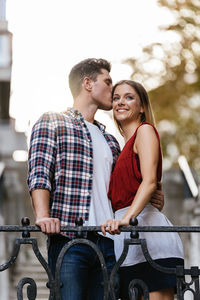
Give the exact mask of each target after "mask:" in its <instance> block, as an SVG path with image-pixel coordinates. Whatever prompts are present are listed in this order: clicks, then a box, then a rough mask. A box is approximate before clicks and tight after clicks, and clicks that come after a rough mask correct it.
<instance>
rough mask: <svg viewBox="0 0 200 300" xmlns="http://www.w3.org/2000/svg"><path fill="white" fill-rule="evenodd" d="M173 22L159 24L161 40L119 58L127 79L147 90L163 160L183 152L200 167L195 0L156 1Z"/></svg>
mask: <svg viewBox="0 0 200 300" xmlns="http://www.w3.org/2000/svg"><path fill="white" fill-rule="evenodd" d="M158 3H159V5H160V6H162V7H163V8H164V9H166V8H167V9H169V10H170V11H171V13H172V14H173V16H174V23H173V24H170V25H169V26H166V27H165V28H161V30H162V31H163V35H164V37H165V40H164V41H163V42H160V43H152V44H151V45H148V46H146V47H145V48H144V49H143V54H142V55H141V57H139V58H134V57H133V58H129V59H127V60H126V61H125V63H128V64H129V65H131V66H132V68H133V73H132V79H133V80H136V81H140V82H142V83H143V84H144V86H145V87H146V88H147V90H149V95H150V99H151V103H152V107H153V110H154V114H155V119H156V123H157V127H158V130H159V132H160V135H161V142H162V146H163V155H164V158H165V162H166V163H168V164H176V163H177V158H178V155H185V156H186V158H187V159H188V162H189V164H190V165H191V166H192V167H194V168H195V169H196V170H197V171H198V172H200V2H199V0H193V1H192V0H159V1H158Z"/></svg>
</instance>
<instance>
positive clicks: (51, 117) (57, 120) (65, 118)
mask: <svg viewBox="0 0 200 300" xmlns="http://www.w3.org/2000/svg"><path fill="white" fill-rule="evenodd" d="M70 122H71V118H70V116H69V115H68V114H66V113H64V112H52V111H48V112H45V113H43V114H42V115H41V116H40V118H39V119H38V121H37V122H36V124H41V123H47V124H49V125H51V126H56V125H57V126H58V125H63V124H64V123H65V124H67V123H70Z"/></svg>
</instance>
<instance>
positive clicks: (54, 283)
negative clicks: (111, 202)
mask: <svg viewBox="0 0 200 300" xmlns="http://www.w3.org/2000/svg"><path fill="white" fill-rule="evenodd" d="M76 224H77V225H76V226H62V227H61V231H62V232H67V231H68V232H76V236H77V238H76V239H74V240H71V241H70V242H68V243H67V244H66V245H65V246H64V247H63V248H62V250H61V252H60V254H59V257H58V259H57V263H56V274H55V278H54V277H53V275H52V273H51V270H50V268H49V266H48V263H47V261H46V260H45V258H44V257H43V255H42V254H41V252H40V250H39V247H38V243H37V238H31V237H30V233H31V232H40V231H41V230H40V228H39V227H38V226H30V222H29V219H28V218H23V219H22V226H17V225H4V226H0V232H7V233H8V232H22V237H21V238H16V239H15V243H14V248H13V252H12V255H11V256H10V258H9V260H8V261H7V262H5V263H2V264H0V272H3V271H4V270H6V269H8V268H10V267H11V266H12V265H13V264H14V263H15V261H16V259H17V257H18V254H19V251H20V247H21V245H22V244H30V245H32V249H33V252H34V254H35V256H36V257H37V259H38V261H39V262H40V264H41V265H42V267H43V268H44V270H45V271H46V274H47V277H48V282H47V288H48V289H49V300H54V299H56V300H61V296H60V288H61V286H62V285H61V282H60V268H61V264H62V260H63V257H64V255H65V253H66V252H67V251H68V249H69V248H70V247H72V246H73V245H75V244H86V245H88V246H90V247H92V248H93V250H94V251H95V252H96V254H97V256H98V258H99V260H100V263H101V267H102V272H103V278H104V298H103V300H107V299H113V300H117V299H116V297H115V292H114V278H115V275H116V273H117V272H118V270H119V267H120V265H121V264H122V263H123V261H124V260H125V258H126V255H127V253H128V247H129V245H140V246H141V248H142V251H143V254H144V257H145V258H146V260H147V261H148V262H149V264H150V265H151V266H152V267H153V268H155V269H157V270H159V271H160V272H164V273H167V274H174V275H176V278H177V299H178V300H182V299H185V298H184V295H185V294H186V292H187V291H189V292H190V293H192V294H193V299H194V300H197V299H198V300H199V299H200V289H199V275H200V269H199V267H198V266H195V267H191V268H190V269H185V268H184V267H183V266H177V267H176V268H166V267H162V266H160V265H158V264H157V263H155V262H154V261H153V260H152V258H151V256H150V254H149V252H148V248H147V244H146V240H145V239H140V238H139V232H185V233H186V232H190V233H191V232H200V226H173V227H171V226H143V227H141V226H137V224H136V223H134V224H132V225H130V226H124V227H122V228H121V231H123V232H130V239H126V240H125V241H124V249H123V252H122V254H121V256H120V258H119V260H118V261H117V262H116V264H115V266H114V268H113V270H112V272H111V275H110V278H109V277H108V273H107V269H106V264H105V261H104V258H103V255H102V253H101V252H100V251H99V249H98V248H97V246H96V245H95V244H94V243H93V242H92V241H90V240H87V239H85V238H83V233H84V232H90V231H93V232H100V231H101V230H100V227H99V226H82V225H81V224H82V223H81V222H79V221H77V222H76ZM186 275H188V276H190V280H189V282H188V281H186V280H185V276H186ZM26 284H27V285H28V286H27V298H28V299H29V300H35V299H36V295H37V285H36V282H35V281H34V279H32V278H29V277H24V278H22V279H21V280H20V281H19V282H18V285H17V291H16V294H17V297H16V299H17V300H23V299H24V298H23V288H24V286H25V285H26ZM138 286H140V288H141V289H142V290H143V293H144V299H145V300H148V299H149V292H148V287H147V286H146V284H145V283H144V282H142V281H140V280H133V281H132V282H131V283H130V285H129V297H130V300H135V299H137V298H136V296H135V295H136V294H137V287H138Z"/></svg>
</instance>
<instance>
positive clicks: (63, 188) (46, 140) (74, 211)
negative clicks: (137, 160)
mask: <svg viewBox="0 0 200 300" xmlns="http://www.w3.org/2000/svg"><path fill="white" fill-rule="evenodd" d="M95 124H96V125H97V126H98V127H99V129H100V130H101V132H102V134H103V135H104V137H105V139H106V141H107V143H108V145H109V147H110V149H111V151H112V154H113V167H114V164H115V162H116V160H117V157H118V155H119V152H120V147H119V144H118V142H117V141H116V139H115V138H114V137H113V136H112V135H110V134H107V133H106V132H105V126H104V125H102V124H100V123H99V122H97V121H95ZM92 176H93V148H92V139H91V136H90V133H89V131H88V128H87V126H86V124H85V122H84V118H83V116H82V115H81V114H80V113H79V112H78V111H77V110H75V109H72V108H71V109H68V110H67V112H66V113H63V114H62V113H60V114H59V113H46V114H44V115H43V116H42V117H41V118H40V119H39V120H38V121H37V122H36V124H35V125H34V127H33V130H32V135H31V142H30V150H29V176H28V186H29V191H30V192H31V191H33V190H35V189H47V190H49V191H50V216H51V217H53V218H59V219H60V221H61V225H69V226H74V225H75V219H76V218H77V217H82V218H83V221H87V220H88V217H89V208H90V201H91V192H92ZM65 234H66V235H67V236H68V237H70V238H73V237H74V235H75V234H74V233H72V232H71V233H65Z"/></svg>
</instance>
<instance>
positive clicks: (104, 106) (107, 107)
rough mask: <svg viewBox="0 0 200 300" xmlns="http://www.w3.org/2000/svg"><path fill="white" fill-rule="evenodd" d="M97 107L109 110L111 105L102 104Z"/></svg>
mask: <svg viewBox="0 0 200 300" xmlns="http://www.w3.org/2000/svg"><path fill="white" fill-rule="evenodd" d="M99 109H102V110H106V111H109V110H111V109H112V105H102V106H99Z"/></svg>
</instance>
